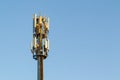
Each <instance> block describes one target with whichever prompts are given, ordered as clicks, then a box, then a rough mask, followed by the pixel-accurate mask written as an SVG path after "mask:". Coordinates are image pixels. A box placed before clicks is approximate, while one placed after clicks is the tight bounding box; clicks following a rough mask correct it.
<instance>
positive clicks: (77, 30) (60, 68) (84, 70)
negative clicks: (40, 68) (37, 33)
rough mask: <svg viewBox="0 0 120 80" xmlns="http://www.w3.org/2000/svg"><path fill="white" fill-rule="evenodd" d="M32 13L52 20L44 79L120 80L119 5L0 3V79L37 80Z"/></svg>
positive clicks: (115, 0) (70, 0)
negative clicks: (33, 55) (33, 51)
mask: <svg viewBox="0 0 120 80" xmlns="http://www.w3.org/2000/svg"><path fill="white" fill-rule="evenodd" d="M34 13H37V14H40V13H41V14H42V15H43V16H46V15H47V16H49V17H50V21H51V23H50V33H49V39H50V44H51V45H50V52H49V56H48V58H47V59H46V60H44V73H45V74H44V76H45V78H44V79H45V80H120V0H0V36H1V38H0V45H1V46H0V80H37V61H35V60H34V59H32V54H31V52H30V42H31V40H32V23H33V22H32V17H33V14H34Z"/></svg>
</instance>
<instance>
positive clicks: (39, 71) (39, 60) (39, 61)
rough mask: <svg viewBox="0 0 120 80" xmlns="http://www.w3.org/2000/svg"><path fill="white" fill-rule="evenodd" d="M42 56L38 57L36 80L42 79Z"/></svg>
mask: <svg viewBox="0 0 120 80" xmlns="http://www.w3.org/2000/svg"><path fill="white" fill-rule="evenodd" d="M43 76H44V74H43V56H39V57H38V80H43Z"/></svg>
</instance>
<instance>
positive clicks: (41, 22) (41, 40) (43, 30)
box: [31, 14, 49, 80]
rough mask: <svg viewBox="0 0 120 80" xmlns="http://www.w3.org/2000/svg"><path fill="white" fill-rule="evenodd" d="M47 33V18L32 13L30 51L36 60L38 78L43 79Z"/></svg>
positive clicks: (47, 49)
mask: <svg viewBox="0 0 120 80" xmlns="http://www.w3.org/2000/svg"><path fill="white" fill-rule="evenodd" d="M48 33H49V18H48V17H43V16H37V15H36V14H34V17H33V40H32V43H31V52H32V54H33V58H34V59H35V60H37V65H38V72H37V73H38V74H37V75H38V80H44V71H43V60H44V59H46V58H47V56H48V52H49V39H48Z"/></svg>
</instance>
